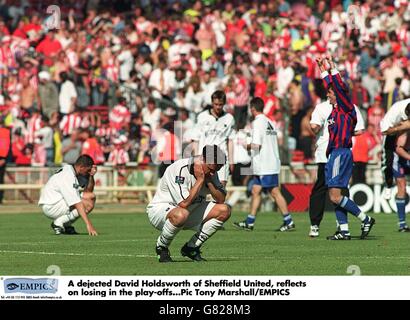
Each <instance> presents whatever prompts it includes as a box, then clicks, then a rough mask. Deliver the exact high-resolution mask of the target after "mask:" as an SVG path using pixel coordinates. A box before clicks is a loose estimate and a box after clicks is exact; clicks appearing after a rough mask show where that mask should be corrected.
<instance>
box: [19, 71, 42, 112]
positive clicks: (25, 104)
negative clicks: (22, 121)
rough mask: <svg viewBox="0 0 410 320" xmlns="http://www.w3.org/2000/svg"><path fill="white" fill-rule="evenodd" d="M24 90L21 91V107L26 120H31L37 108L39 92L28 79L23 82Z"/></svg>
mask: <svg viewBox="0 0 410 320" xmlns="http://www.w3.org/2000/svg"><path fill="white" fill-rule="evenodd" d="M21 84H22V89H21V91H20V106H21V111H22V114H23V117H24V118H30V116H31V114H32V113H33V111H34V110H35V109H38V108H37V99H38V97H37V92H36V90H35V89H34V88H33V86H32V85H31V84H30V81H29V79H28V78H27V77H25V78H23V79H22V80H21Z"/></svg>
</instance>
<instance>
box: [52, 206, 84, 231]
mask: <svg viewBox="0 0 410 320" xmlns="http://www.w3.org/2000/svg"><path fill="white" fill-rule="evenodd" d="M79 217H80V214H79V213H78V211H77V209H74V210H72V211H70V212H69V213H67V214H64V215H62V216H61V217H58V218H57V219H55V220H54V224H55V225H56V226H59V227H62V228H64V225H65V224H67V223H70V224H71V223H73V222H74V221H76V220H77V219H78V218H79Z"/></svg>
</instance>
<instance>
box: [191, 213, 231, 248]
mask: <svg viewBox="0 0 410 320" xmlns="http://www.w3.org/2000/svg"><path fill="white" fill-rule="evenodd" d="M223 224H224V223H223V222H222V221H219V220H217V219H215V218H212V219H210V220H208V221H207V222H205V223H204V224H203V225H202V227H201V229H200V230H199V231H198V232H197V233H195V234H194V235H193V236H192V238H191V240H189V242H188V247H200V246H201V245H202V244H203V243H204V242H205V241H206V240H208V239H209V238H210V237H211V236H212V235H213V234H214V233H215V232H216V231H218V229H219V228H221V227H222V225H223Z"/></svg>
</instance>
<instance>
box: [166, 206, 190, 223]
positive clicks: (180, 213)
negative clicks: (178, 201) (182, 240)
mask: <svg viewBox="0 0 410 320" xmlns="http://www.w3.org/2000/svg"><path fill="white" fill-rule="evenodd" d="M188 216H189V211H188V210H187V209H184V208H178V209H174V210H172V211H171V212H170V214H169V215H168V219H169V221H170V222H171V223H172V224H173V225H174V226H176V227H181V226H183V225H184V224H185V222H186V220H187V219H188Z"/></svg>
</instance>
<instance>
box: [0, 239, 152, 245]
mask: <svg viewBox="0 0 410 320" xmlns="http://www.w3.org/2000/svg"><path fill="white" fill-rule="evenodd" d="M152 241H153V240H152V239H115V240H96V241H95V242H90V243H100V242H104V243H106V242H152ZM57 243H58V242H56V241H38V242H13V243H10V242H8V243H4V242H3V243H0V246H10V245H35V246H36V245H39V244H57Z"/></svg>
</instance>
